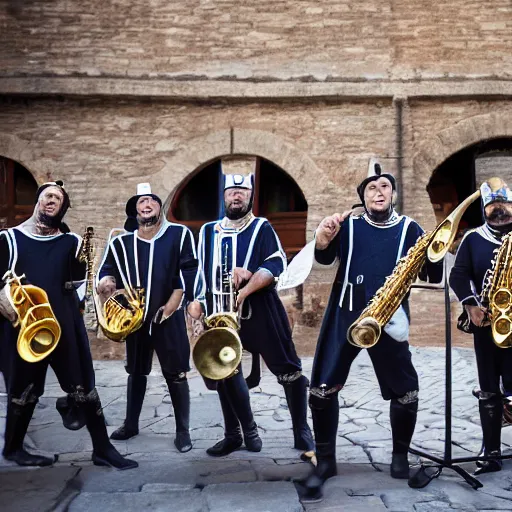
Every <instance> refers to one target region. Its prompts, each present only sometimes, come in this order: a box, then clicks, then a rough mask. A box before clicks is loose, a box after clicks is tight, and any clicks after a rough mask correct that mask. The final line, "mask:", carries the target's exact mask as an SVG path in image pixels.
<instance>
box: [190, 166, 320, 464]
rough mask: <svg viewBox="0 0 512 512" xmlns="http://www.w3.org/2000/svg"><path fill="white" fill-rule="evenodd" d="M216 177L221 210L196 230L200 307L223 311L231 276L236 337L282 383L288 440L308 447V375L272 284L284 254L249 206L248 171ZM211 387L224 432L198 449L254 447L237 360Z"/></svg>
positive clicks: (257, 444) (222, 451) (256, 440)
mask: <svg viewBox="0 0 512 512" xmlns="http://www.w3.org/2000/svg"><path fill="white" fill-rule="evenodd" d="M224 178H225V183H224V208H225V212H226V213H225V217H224V218H223V219H222V220H220V221H218V222H210V223H208V224H205V225H204V226H203V227H202V228H201V232H200V234H199V247H198V256H199V261H200V266H201V269H202V271H203V275H204V279H203V285H204V286H203V289H202V290H201V291H200V293H199V295H200V297H201V299H202V304H203V308H204V311H205V314H206V316H210V315H212V314H214V313H220V312H223V311H224V312H226V311H228V309H226V308H225V305H224V304H223V300H225V297H226V295H223V292H224V293H225V292H226V290H224V289H223V286H224V284H225V283H226V280H229V279H231V276H232V278H233V284H234V287H235V289H236V290H237V291H238V294H237V307H238V308H241V327H240V339H241V341H242V345H243V347H244V349H246V350H247V351H249V352H251V353H252V354H253V357H259V355H261V356H262V358H263V360H264V361H265V363H266V365H267V367H268V369H269V370H270V371H271V372H272V373H273V374H274V375H275V376H276V377H277V381H278V382H279V383H280V384H282V386H283V388H284V391H285V395H286V400H287V402H288V408H289V410H290V414H291V417H292V423H293V434H294V447H295V448H297V449H300V450H303V451H311V450H312V449H313V446H314V443H313V439H312V435H311V430H310V428H309V426H308V424H307V395H306V392H307V386H308V385H309V382H308V379H307V378H306V377H305V376H304V375H302V367H301V361H300V359H299V357H298V356H297V353H296V351H295V346H294V344H293V340H292V334H291V329H290V324H289V321H288V317H287V315H286V311H285V309H284V307H283V304H282V303H281V300H280V299H279V296H278V295H277V291H276V288H275V284H276V279H277V278H278V277H279V275H280V274H281V273H282V272H283V271H284V270H285V268H286V258H285V254H284V252H283V249H282V247H281V243H280V242H279V238H278V237H277V234H276V233H275V231H274V230H273V228H272V226H271V225H270V223H269V222H268V220H266V219H263V218H259V217H255V216H254V215H253V213H252V201H253V175H247V176H243V175H240V174H228V175H225V177H224ZM227 287H228V290H229V285H228V286H227ZM228 293H229V292H228ZM228 300H229V299H228ZM192 306H193V305H191V308H190V309H189V312H190V314H191V315H192V316H193V317H195V318H198V317H199V316H200V315H201V308H193V307H192ZM195 306H197V304H195ZM217 392H218V393H219V399H220V403H221V407H222V413H223V416H224V423H225V431H224V438H223V439H221V440H220V441H219V442H218V443H216V444H215V445H214V446H212V447H211V448H208V450H206V452H207V453H208V455H211V456H214V457H220V456H224V455H228V454H230V453H231V452H233V451H235V450H237V449H238V448H240V447H241V446H242V444H243V442H245V446H246V448H247V449H248V450H249V451H253V452H259V451H260V450H261V447H262V442H261V438H260V437H259V435H258V427H257V425H256V423H255V421H254V417H253V413H252V410H251V404H250V400H249V389H248V386H247V383H246V381H245V380H244V377H243V374H242V369H241V367H240V368H238V369H237V370H236V371H235V374H234V375H232V376H231V377H229V378H227V379H224V380H221V381H218V383H217ZM240 427H241V429H240Z"/></svg>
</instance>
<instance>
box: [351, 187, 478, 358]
mask: <svg viewBox="0 0 512 512" xmlns="http://www.w3.org/2000/svg"><path fill="white" fill-rule="evenodd" d="M478 197H480V191H479V190H477V191H476V192H474V193H473V194H471V195H470V196H469V197H467V198H466V199H465V200H464V201H463V202H462V203H461V204H460V205H459V206H458V207H457V208H456V209H455V210H454V211H453V212H452V213H451V214H450V215H449V216H448V217H447V218H446V219H445V220H444V221H443V222H441V223H440V224H439V225H438V226H437V227H436V228H435V229H434V230H433V231H430V232H428V233H425V234H423V235H422V236H421V237H420V238H418V240H417V242H416V244H415V245H413V246H412V247H411V248H410V249H409V251H408V252H407V254H406V255H405V256H404V257H403V258H401V259H400V260H399V261H398V263H397V265H396V267H395V269H394V270H393V273H392V274H391V275H390V276H389V277H388V278H387V279H386V281H385V283H384V284H383V285H382V286H381V287H380V288H379V289H378V290H377V293H376V294H375V296H374V297H373V298H372V299H371V301H370V302H369V304H368V305H367V306H366V308H365V309H364V310H363V312H362V313H361V315H359V318H358V319H357V320H356V321H355V322H354V323H353V324H352V325H351V326H350V327H349V329H348V331H347V338H348V341H349V342H350V343H351V344H352V345H354V346H356V347H359V348H370V347H373V346H374V345H375V344H376V343H377V342H378V341H379V338H380V335H381V331H382V329H383V328H384V326H385V325H386V324H387V323H388V322H389V321H390V320H391V317H392V316H393V315H394V314H395V312H396V310H397V309H398V308H399V307H400V305H401V303H402V301H403V300H404V297H405V296H406V294H407V292H408V291H409V289H410V287H411V285H412V284H413V283H414V281H416V279H417V277H418V274H419V272H420V270H421V268H422V267H423V264H424V263H425V261H426V259H427V257H428V259H429V260H430V261H431V262H432V263H436V262H438V261H441V260H442V259H443V258H444V256H445V255H446V253H447V252H448V249H449V248H450V246H451V245H452V243H453V240H454V238H455V235H456V234H457V228H458V226H459V222H460V220H461V218H462V216H463V215H464V212H465V211H466V209H467V208H468V206H469V205H470V204H471V203H472V202H473V201H475V199H477V198H478Z"/></svg>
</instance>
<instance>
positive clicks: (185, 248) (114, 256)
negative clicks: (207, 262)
mask: <svg viewBox="0 0 512 512" xmlns="http://www.w3.org/2000/svg"><path fill="white" fill-rule="evenodd" d="M105 276H113V277H115V279H116V286H117V288H118V289H121V288H124V287H125V284H124V283H128V284H130V285H131V286H132V287H138V288H143V289H144V291H145V312H144V324H143V326H142V327H141V329H140V330H138V331H136V332H135V333H133V334H131V335H130V336H128V338H127V350H128V351H130V348H129V347H130V346H131V345H132V344H134V342H136V343H139V344H140V343H146V344H147V346H148V348H149V347H152V346H153V345H155V349H156V350H157V354H158V357H159V360H160V364H161V365H162V369H163V370H164V372H167V373H169V374H171V373H180V372H186V371H188V370H189V369H190V366H189V359H190V345H189V342H188V336H187V329H186V324H185V316H184V314H183V310H182V309H181V308H180V309H179V310H177V311H176V312H175V313H174V314H173V315H172V316H171V317H170V318H168V319H167V320H165V321H164V322H163V323H162V324H156V323H154V322H153V318H154V316H155V314H156V312H157V311H158V309H159V308H160V307H162V306H164V305H165V304H166V302H167V301H168V300H169V298H170V297H171V295H172V293H173V291H174V290H178V289H179V290H184V296H185V300H186V301H190V300H193V298H194V287H195V286H196V280H197V279H198V278H199V273H198V262H197V258H196V254H195V247H194V242H193V238H192V233H191V232H190V230H189V229H188V228H186V227H185V226H183V225H181V224H174V223H171V222H168V221H164V223H163V224H162V227H161V229H160V230H159V232H158V233H157V234H156V235H155V236H154V237H153V238H152V239H151V240H143V239H141V238H139V237H138V235H137V231H135V232H134V233H126V234H123V235H120V236H118V237H116V238H114V239H113V240H112V241H111V242H110V245H109V247H108V250H107V251H106V252H105V256H104V258H103V261H102V263H101V266H100V269H99V272H98V279H101V278H103V277H105ZM132 342H133V343H132ZM133 348H134V350H135V347H133ZM137 350H140V348H139V349H137ZM131 355H133V354H129V357H128V359H130V358H131ZM151 356H152V350H148V351H147V352H145V353H144V355H142V354H141V353H140V352H139V359H142V360H140V361H138V362H137V363H135V362H134V364H136V365H137V366H138V365H141V364H142V366H143V367H144V371H142V373H149V371H150V369H151ZM134 357H135V356H134ZM148 365H149V368H148ZM128 366H130V361H128ZM138 367H139V366H138ZM127 369H128V368H127ZM130 373H133V372H131V371H130ZM135 373H139V372H138V371H136V372H135Z"/></svg>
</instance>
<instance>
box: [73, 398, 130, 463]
mask: <svg viewBox="0 0 512 512" xmlns="http://www.w3.org/2000/svg"><path fill="white" fill-rule="evenodd" d="M83 408H84V413H85V417H86V426H87V430H88V431H89V434H90V435H91V439H92V461H93V462H94V464H95V465H96V466H111V467H113V468H116V469H120V470H124V469H132V468H136V467H138V466H139V464H138V463H137V462H135V461H134V460H130V459H126V458H125V457H123V456H122V455H121V454H120V453H119V452H118V451H117V450H116V449H115V447H114V445H113V444H112V443H111V442H110V440H109V438H108V434H107V426H106V425H105V418H104V416H103V411H102V409H101V402H100V398H99V396H98V393H97V391H96V389H93V390H92V391H91V392H90V393H89V394H88V395H87V401H86V402H84V404H83Z"/></svg>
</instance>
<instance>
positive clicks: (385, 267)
mask: <svg viewBox="0 0 512 512" xmlns="http://www.w3.org/2000/svg"><path fill="white" fill-rule="evenodd" d="M422 234H423V230H422V229H421V227H420V226H419V225H418V224H417V223H416V222H415V221H413V220H412V219H410V218H408V217H405V216H400V217H397V219H396V220H395V221H394V222H391V223H390V224H389V225H387V226H381V225H375V224H373V223H371V222H370V221H369V220H367V218H366V216H362V217H349V218H347V219H346V220H345V221H344V222H343V224H342V226H341V229H340V231H339V233H338V235H337V236H336V237H335V238H334V240H333V241H332V242H331V243H330V244H329V246H328V247H327V248H326V249H325V250H323V251H318V250H317V251H315V259H316V260H317V261H318V262H319V263H321V264H324V265H329V264H332V263H334V262H335V260H339V262H340V265H339V268H338V271H337V274H336V278H335V280H334V284H333V287H332V290H331V295H330V297H329V303H328V306H327V309H326V312H325V315H324V319H323V322H322V328H321V331H320V335H319V339H318V345H317V350H316V354H315V360H314V364H313V374H312V383H311V385H312V387H320V386H324V385H325V387H326V389H333V388H337V389H341V387H343V386H344V384H345V382H346V379H347V377H348V373H349V370H350V365H351V364H352V361H353V360H354V358H355V357H356V356H357V354H358V353H359V351H360V349H359V348H357V347H354V346H352V345H351V344H350V343H349V342H348V340H347V330H348V328H349V327H350V325H351V324H352V323H353V322H354V321H355V320H356V319H357V318H358V317H359V315H360V314H361V312H362V311H363V309H364V308H365V307H366V306H367V304H368V302H369V301H370V300H371V299H372V297H373V296H374V295H375V293H376V292H377V290H378V289H379V288H380V287H381V286H382V285H383V284H384V282H385V280H386V277H387V276H389V275H391V274H392V272H393V269H394V267H395V265H396V262H397V261H398V259H400V258H401V257H402V256H404V255H405V254H406V253H407V251H408V250H409V248H411V247H412V246H413V245H414V244H415V243H416V241H417V239H418V238H419V237H420V236H421V235H422ZM436 270H437V271H436ZM431 272H432V279H431V280H433V281H436V280H440V278H441V275H442V270H441V269H439V268H437V269H433V270H432V271H431ZM434 274H435V275H434ZM402 306H403V308H404V310H405V313H406V317H407V320H408V319H409V305H408V295H407V296H406V297H405V298H404V300H403V302H402ZM368 352H369V355H370V357H371V359H372V362H373V365H374V368H375V371H376V374H377V378H378V380H379V384H380V387H381V392H382V395H383V397H384V398H385V399H390V398H400V397H402V396H403V395H405V394H406V393H407V392H408V391H414V390H417V389H418V377H417V374H416V371H415V369H414V367H413V365H412V362H411V354H410V351H409V345H408V342H407V341H396V340H394V339H393V338H392V337H391V336H389V335H388V334H387V333H386V332H385V331H384V330H383V331H382V335H381V338H380V340H379V341H378V342H377V344H376V345H375V346H374V347H372V348H370V349H369V350H368Z"/></svg>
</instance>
